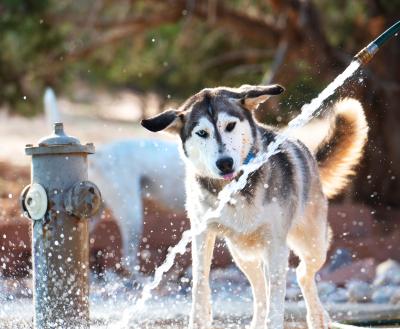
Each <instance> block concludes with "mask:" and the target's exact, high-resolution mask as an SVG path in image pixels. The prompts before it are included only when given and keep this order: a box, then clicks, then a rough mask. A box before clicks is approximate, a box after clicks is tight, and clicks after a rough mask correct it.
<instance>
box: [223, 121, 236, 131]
mask: <svg viewBox="0 0 400 329" xmlns="http://www.w3.org/2000/svg"><path fill="white" fill-rule="evenodd" d="M235 126H236V122H229V123H228V125H227V126H226V128H225V129H226V131H227V132H231V131H232V130H233V129H235Z"/></svg>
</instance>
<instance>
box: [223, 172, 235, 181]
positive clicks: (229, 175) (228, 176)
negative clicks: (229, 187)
mask: <svg viewBox="0 0 400 329" xmlns="http://www.w3.org/2000/svg"><path fill="white" fill-rule="evenodd" d="M221 176H222V178H223V179H224V180H232V179H234V178H235V176H236V173H235V172H234V171H232V172H230V173H225V174H221Z"/></svg>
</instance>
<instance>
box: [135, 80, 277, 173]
mask: <svg viewBox="0 0 400 329" xmlns="http://www.w3.org/2000/svg"><path fill="white" fill-rule="evenodd" d="M283 91H284V88H283V87H281V86H279V85H270V86H250V85H244V86H241V87H239V88H225V87H219V88H210V89H203V90H202V91H200V92H199V93H197V94H195V95H194V96H192V97H190V98H189V99H188V100H187V101H186V102H185V103H183V104H182V106H181V107H180V108H179V109H178V110H168V111H165V112H163V113H161V114H159V115H157V116H155V117H153V118H150V119H146V120H143V121H142V125H143V127H145V128H147V129H148V130H150V131H153V132H157V131H161V130H165V131H168V132H172V133H175V134H178V135H179V136H180V137H181V140H182V146H183V150H184V153H185V156H186V158H187V160H188V162H189V163H190V164H191V165H192V166H193V168H194V170H195V171H196V173H197V174H198V175H200V176H202V177H209V178H217V179H231V178H233V177H234V176H235V175H236V174H237V173H238V171H239V168H240V166H241V165H242V164H243V162H244V160H245V159H246V157H247V156H248V154H249V152H250V151H251V150H252V147H253V145H254V142H255V139H256V135H257V128H256V124H255V122H254V119H253V115H252V111H253V110H255V109H256V108H257V107H258V105H259V104H260V103H263V102H264V101H265V100H266V99H268V98H269V97H270V96H272V95H278V94H280V93H282V92H283Z"/></svg>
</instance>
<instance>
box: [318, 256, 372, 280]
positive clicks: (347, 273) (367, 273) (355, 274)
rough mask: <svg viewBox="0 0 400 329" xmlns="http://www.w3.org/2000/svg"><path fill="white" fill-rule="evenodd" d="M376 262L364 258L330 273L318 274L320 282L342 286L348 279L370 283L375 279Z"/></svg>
mask: <svg viewBox="0 0 400 329" xmlns="http://www.w3.org/2000/svg"><path fill="white" fill-rule="evenodd" d="M375 268H376V262H375V260H374V259H373V258H365V259H361V260H359V261H356V262H353V263H351V264H349V265H346V266H343V267H340V268H339V269H337V270H336V271H333V272H331V273H326V272H320V277H321V280H322V281H329V282H332V283H334V284H336V285H338V286H344V285H346V283H347V282H348V281H349V278H351V279H353V280H357V281H365V282H371V281H372V280H373V279H374V278H375Z"/></svg>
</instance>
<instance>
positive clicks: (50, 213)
mask: <svg viewBox="0 0 400 329" xmlns="http://www.w3.org/2000/svg"><path fill="white" fill-rule="evenodd" d="M38 144H39V145H38V146H33V145H30V144H29V145H27V146H26V148H25V153H26V154H27V155H31V156H32V167H31V184H30V185H28V186H27V187H25V189H24V190H23V191H22V193H21V206H22V208H23V210H24V214H25V215H26V216H27V217H29V218H30V219H32V223H33V228H32V259H33V282H34V307H35V316H34V327H35V328H36V329H49V328H60V329H61V328H62V329H65V328H73V329H78V328H79V329H81V328H82V329H86V328H89V232H88V220H87V218H88V217H91V216H93V215H94V214H95V213H96V212H97V210H98V209H99V207H100V204H101V195H100V191H99V189H98V188H97V187H96V185H94V184H93V183H91V182H89V181H88V180H87V179H88V165H87V161H88V160H87V156H88V154H91V153H94V145H93V144H86V145H82V144H81V143H80V142H79V140H78V139H76V138H74V137H70V136H67V135H65V133H64V128H63V124H62V123H55V124H54V134H53V135H51V136H48V137H45V138H42V139H41V140H40V141H39V142H38Z"/></svg>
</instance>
